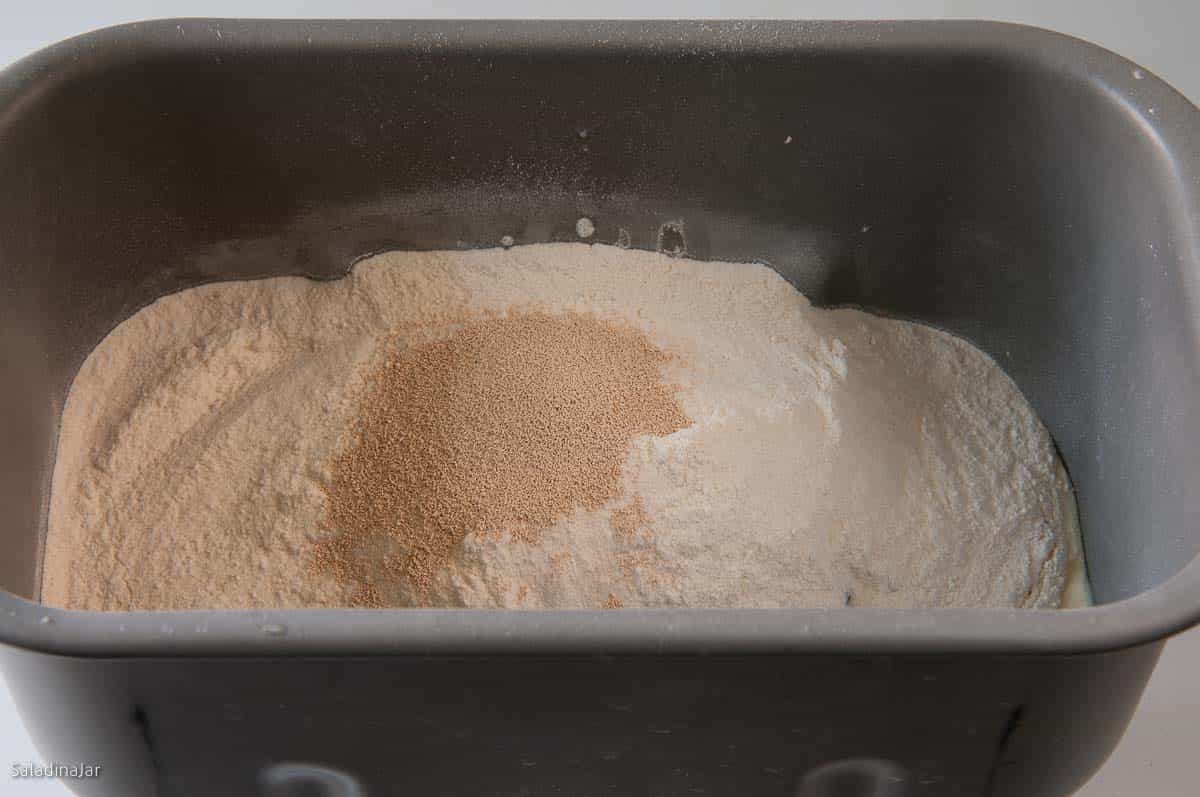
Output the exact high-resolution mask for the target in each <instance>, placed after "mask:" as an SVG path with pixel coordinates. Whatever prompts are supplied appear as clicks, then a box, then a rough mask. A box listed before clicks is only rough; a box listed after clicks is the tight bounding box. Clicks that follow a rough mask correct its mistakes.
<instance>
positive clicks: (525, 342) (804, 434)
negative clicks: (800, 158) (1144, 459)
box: [43, 244, 1087, 610]
mask: <svg viewBox="0 0 1200 797" xmlns="http://www.w3.org/2000/svg"><path fill="white" fill-rule="evenodd" d="M1085 584H1086V581H1085V577H1084V572H1083V564H1082V559H1081V553H1080V545H1079V539H1078V531H1077V528H1076V522H1075V512H1074V499H1073V496H1072V493H1071V490H1070V486H1069V484H1068V482H1067V479H1066V476H1065V474H1064V472H1063V469H1062V467H1061V465H1060V464H1059V462H1058V461H1057V459H1056V457H1055V454H1054V449H1053V446H1052V444H1051V442H1050V438H1049V436H1048V435H1047V433H1046V430H1045V428H1044V427H1043V426H1042V424H1041V423H1040V422H1039V421H1038V419H1037V418H1036V417H1035V415H1034V413H1033V412H1032V411H1031V410H1030V408H1029V406H1028V405H1027V404H1026V402H1025V401H1024V399H1023V398H1022V396H1021V394H1020V393H1019V392H1018V390H1017V388H1016V387H1015V385H1014V384H1013V383H1012V381H1011V380H1009V379H1008V377H1007V376H1005V375H1004V373H1003V372H1002V371H1001V370H1000V369H999V367H998V366H997V365H996V364H995V363H994V362H993V361H992V360H990V359H989V358H988V357H987V356H986V355H984V354H983V353H981V352H980V351H978V350H977V349H975V348H973V347H972V346H970V345H969V344H967V343H966V342H964V341H962V340H960V339H958V338H956V337H953V336H951V335H949V334H946V333H943V332H940V331H937V330H934V329H931V328H928V327H925V326H920V325H916V324H911V323H906V322H902V321H896V320H889V319H884V318H880V317H876V316H873V315H869V314H866V313H863V312H859V311H857V310H850V309H839V310H822V309H817V308H813V307H812V306H811V305H810V304H809V302H808V301H807V300H806V299H805V298H804V297H803V296H802V295H800V294H799V293H797V292H796V291H795V290H794V289H793V288H792V287H791V286H790V285H789V284H788V283H786V282H785V281H784V280H783V279H782V278H781V277H779V276H778V274H776V273H775V272H774V271H772V270H771V269H769V268H767V267H765V266H759V265H745V264H730V263H701V262H695V261H689V260H684V259H678V258H670V257H666V256H664V255H658V254H652V253H647V252H638V251H629V250H624V249H619V248H614V247H607V246H587V245H583V244H545V245H536V246H526V247H517V248H513V249H496V250H486V251H482V250H481V251H469V252H424V253H390V254H384V255H380V256H377V257H373V258H371V259H370V260H367V261H364V262H361V263H359V264H358V265H357V266H356V267H355V269H354V270H353V272H352V273H351V274H350V275H348V276H347V277H346V278H344V279H341V280H338V281H334V282H323V283H322V282H313V281H310V280H306V279H303V278H278V279H269V280H261V281H254V282H226V283H219V284H212V285H206V286H203V287H199V288H193V289H190V290H186V291H183V292H180V293H177V294H174V295H171V296H167V297H164V298H162V299H160V300H158V301H157V302H155V303H154V304H152V305H150V306H149V307H146V308H145V309H143V310H142V311H140V312H139V313H137V314H136V315H134V316H133V317H131V318H130V319H128V320H127V321H125V322H123V323H122V324H121V325H120V326H118V327H117V328H116V329H115V330H113V332H112V333H111V334H110V335H108V336H107V337H106V338H105V339H104V340H103V341H102V342H101V343H100V345H99V346H98V347H97V348H96V349H95V351H93V352H92V354H91V355H90V356H89V357H88V359H87V361H86V362H85V363H84V365H83V367H82V368H81V370H80V372H79V374H78V376H77V377H76V379H75V381H74V383H73V386H72V388H71V392H70V395H69V397H68V400H67V404H66V408H65V411H64V415H63V423H62V431H61V435H60V444H59V451H58V458H57V462H56V467H55V472H54V480H53V486H52V492H51V506H50V517H49V532H48V538H47V544H46V556H45V566H44V572H43V600H44V601H45V602H46V603H48V604H51V605H55V606H61V607H69V608H81V609H116V610H120V609H185V608H247V607H303V606H464V607H505V608H599V607H608V608H616V607H664V606H679V607H753V606H759V607H779V606H820V607H832V606H897V607H899V606H930V607H932V606H1010V607H1057V606H1075V605H1082V604H1084V603H1086V600H1087V592H1086V586H1085Z"/></svg>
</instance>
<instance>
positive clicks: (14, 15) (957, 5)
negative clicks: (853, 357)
mask: <svg viewBox="0 0 1200 797" xmlns="http://www.w3.org/2000/svg"><path fill="white" fill-rule="evenodd" d="M16 6H17V2H16V0H0V66H3V65H4V64H7V63H9V62H10V61H13V60H15V59H17V58H20V57H21V56H23V55H26V54H28V53H30V52H32V51H34V50H36V49H38V48H40V47H43V46H45V45H47V44H50V43H52V42H55V41H58V40H60V39H63V38H66V37H68V36H72V35H75V34H77V33H83V32H85V31H88V30H91V29H94V28H98V27H103V26H105V25H112V24H116V23H119V22H129V21H133V20H137V19H149V18H154V17H174V16H191V17H198V16H207V17H254V16H258V17H376V18H388V17H393V18H394V17H492V18H497V17H509V18H514V17H559V18H562V17H592V18H601V17H608V18H634V17H641V18H644V17H658V18H672V17H707V18H715V17H775V18H809V19H862V18H881V19H889V18H890V19H900V18H929V19H931V18H938V17H958V18H977V19H1001V20H1006V21H1010V22H1024V23H1027V24H1032V25H1039V26H1041V27H1046V28H1053V29H1055V30H1059V31H1061V32H1063V33H1070V34H1073V35H1076V36H1080V37H1082V38H1085V39H1089V40H1091V41H1093V42H1096V43H1097V44H1101V45H1103V46H1105V47H1108V48H1110V49H1112V50H1115V51H1117V52H1119V53H1121V54H1122V55H1124V56H1126V57H1128V58H1131V59H1132V60H1134V61H1137V62H1138V63H1140V64H1141V65H1142V66H1145V67H1147V68H1148V69H1150V70H1151V71H1153V72H1155V73H1157V74H1158V75H1160V76H1161V77H1163V78H1165V79H1166V80H1167V81H1168V82H1170V83H1172V84H1173V85H1174V86H1175V87H1176V88H1178V89H1179V90H1180V91H1182V92H1183V93H1184V94H1187V95H1188V96H1189V97H1190V98H1191V99H1192V101H1193V102H1197V103H1200V53H1197V33H1200V2H1197V0H1142V2H1133V1H1132V0H1131V1H1130V2H1123V3H1110V2H1095V1H1093V0H1040V2H1039V1H1038V0H957V1H956V0H940V1H939V0H899V1H894V2H871V1H870V0H843V1H842V2H827V1H826V2H779V1H778V0H776V1H774V2H771V1H765V2H764V1H761V0H739V1H738V2H721V0H690V1H689V2H666V1H665V0H605V1H604V2H594V3H587V4H585V3H579V4H578V5H575V6H573V7H572V6H567V5H565V4H558V3H552V2H540V1H538V0H526V1H525V2H505V1H504V0H491V2H489V1H488V0H482V1H480V0H475V1H474V2H467V1H463V0H459V1H458V2H446V3H414V2H404V1H403V0H399V1H393V2H384V0H374V1H368V2H364V1H362V0H358V1H357V2H355V1H352V0H348V1H347V2H340V3H335V2H329V1H328V0H327V1H326V2H319V1H318V0H309V2H303V1H301V0H291V1H290V2H289V0H239V2H230V0H209V2H203V1H202V0H201V1H199V2H197V1H195V0H190V1H189V0H160V1H159V2H154V0H108V1H107V2H104V1H103V0H100V1H98V0H76V1H75V2H65V1H63V0H35V1H34V2H28V0H27V1H26V2H21V3H20V6H19V8H17V7H16ZM1197 676H1200V630H1196V631H1192V632H1190V633H1188V634H1185V635H1184V636H1182V637H1179V638H1177V639H1175V640H1173V641H1172V642H1170V643H1169V644H1168V645H1167V648H1166V652H1165V653H1164V654H1163V657H1162V659H1161V661H1160V662H1159V665H1158V669H1157V670H1156V671H1155V673H1154V677H1153V678H1152V680H1151V681H1150V686H1149V687H1148V688H1147V691H1146V694H1145V696H1144V698H1143V699H1142V704H1141V706H1140V707H1139V709H1138V712H1137V715H1136V716H1135V717H1134V719H1133V723H1132V724H1131V725H1130V727H1129V730H1128V731H1127V732H1126V735H1125V738H1124V739H1123V740H1122V741H1121V744H1120V746H1119V747H1118V748H1117V751H1116V752H1115V753H1114V754H1113V757H1112V758H1111V759H1110V760H1109V762H1108V763H1107V764H1106V765H1105V766H1104V768H1103V769H1102V770H1101V771H1100V773H1099V774H1098V775H1097V776H1096V777H1095V778H1093V779H1092V781H1091V782H1090V783H1089V784H1088V785H1087V786H1085V787H1084V788H1083V790H1082V791H1080V792H1078V795H1077V797H1130V795H1137V796H1138V797H1185V795H1194V794H1197V793H1198V792H1197V786H1196V781H1195V775H1194V774H1193V773H1194V771H1195V765H1194V759H1195V758H1196V757H1197V756H1198V755H1200V681H1198V680H1197ZM40 761H41V759H40V758H39V757H38V755H37V753H36V752H35V751H34V749H33V745H32V743H31V742H30V741H29V737H28V736H27V735H26V733H25V730H24V727H23V726H22V725H21V722H20V720H19V718H18V717H17V714H16V710H15V709H14V707H13V704H12V701H11V700H10V698H9V695H8V691H7V689H6V688H5V687H4V686H3V684H0V766H2V767H3V772H0V795H3V796H4V797H67V795H68V794H69V792H68V791H67V790H66V789H65V788H64V787H63V786H62V785H61V784H60V783H57V782H53V781H44V780H11V779H10V778H9V774H10V765H11V763H13V762H40ZM428 797H436V795H429V796H428ZM481 797H486V796H485V795H481Z"/></svg>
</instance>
